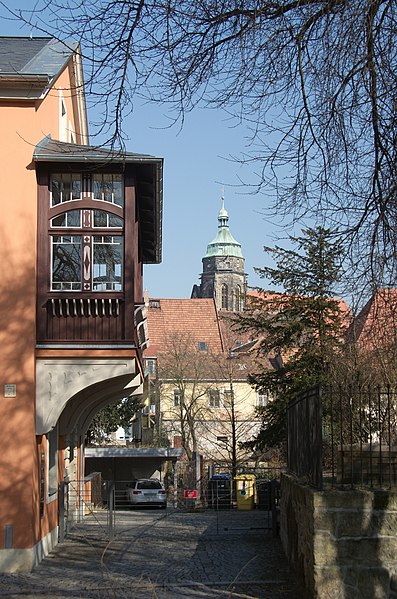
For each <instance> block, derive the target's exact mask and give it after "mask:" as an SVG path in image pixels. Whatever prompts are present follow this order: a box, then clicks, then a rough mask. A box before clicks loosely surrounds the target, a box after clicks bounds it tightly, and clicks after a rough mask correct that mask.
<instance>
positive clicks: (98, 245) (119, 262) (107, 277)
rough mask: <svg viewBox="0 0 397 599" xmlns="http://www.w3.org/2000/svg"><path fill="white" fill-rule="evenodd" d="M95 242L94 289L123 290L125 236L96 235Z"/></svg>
mask: <svg viewBox="0 0 397 599" xmlns="http://www.w3.org/2000/svg"><path fill="white" fill-rule="evenodd" d="M93 242H94V243H93V285H92V286H93V290H94V291H122V289H123V280H122V273H123V254H124V243H123V238H122V237H121V236H120V237H119V236H117V237H113V236H111V235H95V236H94V239H93Z"/></svg>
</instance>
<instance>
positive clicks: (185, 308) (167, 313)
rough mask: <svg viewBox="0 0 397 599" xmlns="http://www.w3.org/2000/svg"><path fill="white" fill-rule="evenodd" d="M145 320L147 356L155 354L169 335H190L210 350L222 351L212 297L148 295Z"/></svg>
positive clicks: (214, 351) (163, 345) (167, 340)
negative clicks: (180, 297)
mask: <svg viewBox="0 0 397 599" xmlns="http://www.w3.org/2000/svg"><path fill="white" fill-rule="evenodd" d="M155 306H158V307H155ZM147 320H148V332H149V347H148V349H147V350H146V352H145V355H146V356H157V354H158V353H159V352H161V350H162V349H164V347H165V346H166V345H167V342H169V340H170V337H171V336H172V335H174V336H176V335H178V336H186V337H187V336H189V337H190V338H191V339H192V340H194V341H195V342H196V343H197V345H198V344H199V342H200V341H203V342H205V343H206V344H207V348H208V350H209V351H211V352H212V353H221V352H222V351H223V346H222V338H221V333H220V328H219V320H218V315H217V311H216V308H215V302H214V300H212V299H163V298H160V299H151V300H149V307H148V308H147Z"/></svg>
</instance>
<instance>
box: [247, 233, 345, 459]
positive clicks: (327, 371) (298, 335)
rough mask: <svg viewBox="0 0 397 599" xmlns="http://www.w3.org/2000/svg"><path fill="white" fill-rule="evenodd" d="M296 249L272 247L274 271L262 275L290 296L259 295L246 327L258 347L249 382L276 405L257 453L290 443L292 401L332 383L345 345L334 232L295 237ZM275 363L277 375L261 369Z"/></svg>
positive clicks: (266, 417) (267, 411)
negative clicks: (266, 362) (263, 360)
mask: <svg viewBox="0 0 397 599" xmlns="http://www.w3.org/2000/svg"><path fill="white" fill-rule="evenodd" d="M290 241H291V243H292V246H293V248H294V249H284V248H281V247H278V246H276V247H274V248H271V247H265V248H264V251H265V252H266V253H267V254H268V255H270V256H271V257H272V258H273V260H274V262H275V266H274V267H270V266H269V267H268V266H266V267H264V268H261V269H256V270H257V272H258V273H259V274H260V276H261V277H262V278H266V279H268V280H269V281H270V283H271V284H272V285H274V286H277V287H280V286H281V287H283V292H278V291H274V290H273V291H269V290H264V289H259V288H258V289H257V294H256V295H255V297H253V298H251V299H250V301H249V303H248V310H247V311H246V312H245V313H244V314H243V315H242V316H241V317H240V318H239V327H241V328H242V329H243V330H245V331H250V332H251V334H252V335H253V336H254V337H257V338H258V340H259V350H258V357H257V360H256V369H255V371H253V372H251V373H250V375H249V381H250V383H251V384H252V385H253V386H254V387H255V388H256V390H257V391H259V392H260V393H263V394H265V393H268V394H269V396H270V397H272V400H271V401H269V402H268V404H267V406H265V407H264V408H260V409H259V412H260V417H261V418H262V427H261V430H260V433H259V435H258V437H257V438H256V439H255V440H253V441H252V443H251V446H252V447H253V448H255V449H263V448H267V447H276V446H282V445H283V444H284V442H285V440H286V409H287V404H288V400H289V399H290V398H292V397H294V396H295V395H296V394H297V393H299V392H300V391H303V390H305V389H307V388H309V387H311V386H313V385H316V384H319V383H324V382H326V381H328V380H329V379H330V377H331V376H332V371H333V364H334V360H335V356H336V355H337V352H338V348H339V346H340V343H341V340H342V330H343V321H344V318H345V314H344V313H343V311H342V310H341V304H340V302H339V301H337V300H336V299H333V297H332V296H333V295H334V293H335V286H336V284H337V282H338V280H339V276H340V270H341V260H342V256H343V247H342V244H341V242H340V240H339V239H337V238H336V237H335V235H334V234H333V233H332V231H330V230H329V229H325V228H323V227H316V228H309V229H305V230H302V235H301V237H290ZM263 356H270V357H271V359H272V360H273V363H274V364H275V368H274V370H268V369H264V368H263V367H261V357H263Z"/></svg>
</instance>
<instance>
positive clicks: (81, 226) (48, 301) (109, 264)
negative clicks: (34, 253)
mask: <svg viewBox="0 0 397 599" xmlns="http://www.w3.org/2000/svg"><path fill="white" fill-rule="evenodd" d="M66 170H67V166H66V168H65V171H66ZM114 170H115V171H116V170H117V169H114ZM121 170H122V169H120V170H119V171H118V172H105V171H104V172H98V171H87V172H84V171H82V172H78V171H77V169H76V170H75V171H72V170H70V171H69V172H64V171H62V170H61V169H60V168H59V165H58V168H54V172H49V171H48V170H46V171H43V172H41V173H40V174H39V253H38V335H37V338H38V341H39V342H45V343H51V342H55V343H59V342H79V343H80V342H100V343H103V342H106V343H119V342H125V341H126V340H129V342H130V343H135V336H136V333H135V327H134V309H135V305H134V285H135V284H136V282H137V281H138V284H139V281H140V278H139V277H140V274H139V273H140V265H139V256H138V251H139V243H138V227H137V220H136V196H135V180H134V176H133V175H132V173H131V172H130V173H129V174H128V175H125V173H124V172H120V171H121ZM136 273H138V274H136Z"/></svg>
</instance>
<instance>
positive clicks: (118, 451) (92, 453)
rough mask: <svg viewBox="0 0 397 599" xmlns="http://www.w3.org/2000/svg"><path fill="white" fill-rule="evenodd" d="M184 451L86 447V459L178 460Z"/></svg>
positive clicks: (178, 449)
mask: <svg viewBox="0 0 397 599" xmlns="http://www.w3.org/2000/svg"><path fill="white" fill-rule="evenodd" d="M183 454H184V450H183V449H182V448H180V447H178V448H170V447H86V449H85V457H86V458H160V459H163V460H177V459H178V458H180V457H182V456H183Z"/></svg>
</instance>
